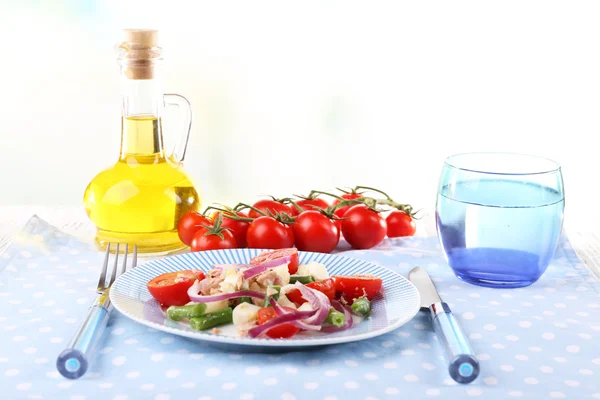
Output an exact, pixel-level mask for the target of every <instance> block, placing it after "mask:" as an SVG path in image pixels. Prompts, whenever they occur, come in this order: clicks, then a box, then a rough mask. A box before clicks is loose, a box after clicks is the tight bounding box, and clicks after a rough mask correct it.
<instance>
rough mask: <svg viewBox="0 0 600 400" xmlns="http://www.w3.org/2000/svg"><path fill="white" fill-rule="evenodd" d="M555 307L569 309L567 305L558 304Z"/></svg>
mask: <svg viewBox="0 0 600 400" xmlns="http://www.w3.org/2000/svg"><path fill="white" fill-rule="evenodd" d="M554 307H556V308H567V305H566V304H565V303H556V304H555V305H554Z"/></svg>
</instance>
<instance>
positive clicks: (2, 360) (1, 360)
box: [0, 357, 8, 363]
mask: <svg viewBox="0 0 600 400" xmlns="http://www.w3.org/2000/svg"><path fill="white" fill-rule="evenodd" d="M6 362H8V358H6V357H0V363H6Z"/></svg>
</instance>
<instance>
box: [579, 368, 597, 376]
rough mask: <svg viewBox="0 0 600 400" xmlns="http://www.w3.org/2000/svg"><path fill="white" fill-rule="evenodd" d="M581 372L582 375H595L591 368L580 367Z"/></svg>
mask: <svg viewBox="0 0 600 400" xmlns="http://www.w3.org/2000/svg"><path fill="white" fill-rule="evenodd" d="M579 373H580V374H581V375H593V374H594V372H593V371H592V370H589V369H580V370H579Z"/></svg>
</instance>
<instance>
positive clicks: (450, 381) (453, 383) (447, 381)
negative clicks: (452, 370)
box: [444, 378, 457, 386]
mask: <svg viewBox="0 0 600 400" xmlns="http://www.w3.org/2000/svg"><path fill="white" fill-rule="evenodd" d="M444 385H446V386H456V385H457V383H456V381H455V380H453V379H450V378H446V379H444Z"/></svg>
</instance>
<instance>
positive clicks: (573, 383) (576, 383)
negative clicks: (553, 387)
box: [565, 379, 581, 387]
mask: <svg viewBox="0 0 600 400" xmlns="http://www.w3.org/2000/svg"><path fill="white" fill-rule="evenodd" d="M565 385H567V386H569V387H579V386H580V385H581V383H580V382H579V381H574V380H570V379H568V380H566V381H565Z"/></svg>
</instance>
